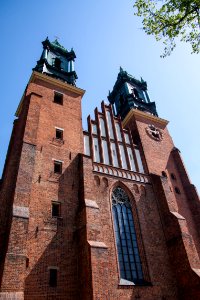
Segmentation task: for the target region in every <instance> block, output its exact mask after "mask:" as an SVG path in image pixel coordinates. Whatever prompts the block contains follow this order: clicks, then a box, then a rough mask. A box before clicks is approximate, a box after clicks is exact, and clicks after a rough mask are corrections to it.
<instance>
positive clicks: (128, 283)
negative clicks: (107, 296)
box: [118, 278, 152, 287]
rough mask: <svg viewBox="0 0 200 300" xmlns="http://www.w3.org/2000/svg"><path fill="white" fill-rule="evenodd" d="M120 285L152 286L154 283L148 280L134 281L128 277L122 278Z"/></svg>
mask: <svg viewBox="0 0 200 300" xmlns="http://www.w3.org/2000/svg"><path fill="white" fill-rule="evenodd" d="M118 285H119V287H133V286H141V287H142V286H151V285H152V284H151V283H150V282H147V281H142V282H133V281H129V280H126V279H122V278H121V279H120V281H119V284H118Z"/></svg>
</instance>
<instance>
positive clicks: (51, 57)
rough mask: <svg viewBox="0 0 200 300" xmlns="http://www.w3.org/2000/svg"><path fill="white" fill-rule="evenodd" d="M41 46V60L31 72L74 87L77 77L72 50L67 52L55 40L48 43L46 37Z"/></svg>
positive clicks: (74, 56) (74, 55)
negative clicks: (42, 74) (39, 73)
mask: <svg viewBox="0 0 200 300" xmlns="http://www.w3.org/2000/svg"><path fill="white" fill-rule="evenodd" d="M42 44H43V52H42V55H41V58H40V60H39V61H38V62H37V65H36V67H35V68H34V69H33V70H36V71H38V72H41V73H44V74H47V75H49V76H52V77H55V78H57V79H60V80H62V81H66V82H67V83H69V84H72V85H75V83H76V79H77V78H78V77H77V75H76V72H75V70H74V60H75V58H76V54H75V52H74V50H73V49H71V51H67V49H65V48H64V47H63V46H62V45H61V44H60V43H59V42H58V40H57V39H55V41H53V42H50V41H49V39H48V37H47V38H46V40H44V41H43V42H42Z"/></svg>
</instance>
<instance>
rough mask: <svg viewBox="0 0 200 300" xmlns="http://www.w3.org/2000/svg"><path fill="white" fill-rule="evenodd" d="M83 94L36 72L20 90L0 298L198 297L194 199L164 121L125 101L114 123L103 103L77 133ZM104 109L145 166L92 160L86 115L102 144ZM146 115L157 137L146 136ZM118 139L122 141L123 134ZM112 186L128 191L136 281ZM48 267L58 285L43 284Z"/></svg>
mask: <svg viewBox="0 0 200 300" xmlns="http://www.w3.org/2000/svg"><path fill="white" fill-rule="evenodd" d="M55 91H57V92H59V93H61V94H62V95H63V105H60V104H57V103H55V102H54V92H55ZM83 94H84V91H83V90H81V89H79V88H77V87H74V86H72V85H70V84H67V83H64V82H62V81H61V80H59V79H55V78H52V77H49V76H47V75H44V74H41V73H39V72H36V71H34V72H33V74H32V77H31V79H30V81H29V84H28V86H27V89H26V91H25V93H24V96H23V99H22V101H21V104H20V106H19V108H18V111H17V115H18V119H17V120H16V121H15V123H14V128H13V133H12V137H11V142H10V146H9V150H8V154H7V159H6V163H5V168H4V173H3V178H2V183H1V191H0V201H1V209H0V216H1V224H0V238H1V243H0V247H1V253H2V255H1V264H0V268H1V269H0V280H1V290H0V299H17V300H19V299H20V300H21V299H27V300H34V299H35V300H39V299H60V300H61V299H65V300H67V299H68V300H72V299H74V300H76V299H81V300H90V299H91V300H92V299H94V300H98V299H99V300H104V299H106V300H128V299H130V300H132V299H144V300H150V299H153V300H158V299H159V300H161V299H162V300H164V299H165V300H177V299H183V300H190V299H200V278H199V276H200V262H199V255H200V237H199V230H198V228H199V222H200V202H199V198H198V195H197V192H196V190H195V187H194V186H193V185H192V184H191V183H190V181H189V178H188V176H187V173H186V171H185V168H184V165H183V163H182V160H181V157H180V153H179V151H178V149H176V148H175V147H174V144H173V141H172V139H171V137H170V135H169V133H168V131H167V128H166V125H167V121H165V120H162V119H160V118H158V117H156V116H151V115H149V114H147V113H145V112H141V111H139V110H135V109H133V110H131V111H130V112H129V114H128V115H127V117H126V118H125V119H124V121H123V122H122V123H121V121H120V119H119V120H118V119H116V118H115V119H114V116H113V114H112V110H111V107H110V106H109V107H108V106H105V105H104V104H102V112H100V113H99V112H98V111H97V110H96V111H95V121H92V120H91V118H89V119H88V122H89V133H83V131H82V121H81V98H82V96H83ZM106 111H108V112H110V113H111V122H112V124H113V126H114V124H115V122H118V123H119V125H120V126H122V127H123V128H122V127H121V128H122V129H121V130H122V131H121V132H122V133H124V134H126V133H127V134H130V136H131V139H133V143H134V147H135V148H134V147H133V148H132V149H133V150H134V149H139V151H140V154H141V158H142V162H143V166H144V174H142V173H141V172H140V171H138V170H136V171H131V170H129V171H127V170H124V169H123V167H122V166H121V165H120V166H119V167H116V168H115V167H112V166H110V167H109V168H107V167H105V164H103V163H102V161H100V162H95V160H94V154H93V153H94V149H93V144H92V124H96V126H97V137H98V138H99V140H100V141H101V143H102V139H103V138H102V137H101V136H100V129H99V128H100V127H99V126H100V125H99V118H100V117H102V118H104V119H106V115H105V114H106ZM99 116H100V117H99ZM95 122H96V123H95ZM149 124H151V125H154V126H155V128H157V129H158V130H159V132H160V134H161V138H160V139H156V138H154V136H151V134H150V133H149V132H150V131H148V128H149V127H148V126H149ZM105 125H106V126H105V130H106V134H107V135H108V132H109V128H108V125H109V124H107V123H106V124H105ZM56 128H60V129H61V130H62V131H63V139H62V140H59V139H56V137H55V133H56ZM113 128H114V127H113ZM83 134H86V135H88V137H89V139H90V155H85V154H84V145H83V141H84V139H83ZM116 138H117V133H116V131H115V130H114V139H116ZM135 141H137V142H135ZM111 142H112V141H111ZM111 142H110V141H108V153H109V156H110V157H112V153H111V152H112V149H111V148H110V147H111V146H110V144H109V143H111ZM122 143H123V145H124V147H125V140H124V137H123V139H122ZM131 143H132V142H131ZM135 143H136V145H135ZM116 145H117V144H116ZM117 149H118V148H117ZM117 155H118V157H119V156H120V154H119V150H117ZM134 155H135V154H134ZM100 157H101V159H102V157H103V148H101V147H100ZM125 157H126V158H127V159H128V152H125ZM119 159H120V158H119ZM54 161H58V162H60V163H62V174H57V173H55V172H54ZM120 161H121V160H120ZM120 164H122V161H121V162H120ZM128 168H129V169H130V165H128ZM115 172H116V173H115ZM172 174H173V176H172ZM172 177H173V178H172ZM115 187H121V188H122V189H123V190H124V191H125V192H126V193H127V195H128V197H129V199H130V203H131V207H132V214H133V217H134V221H135V228H136V233H137V240H138V248H139V252H140V257H141V262H142V267H143V274H144V282H145V284H143V285H137V284H134V283H130V282H129V283H127V282H125V281H123V280H121V278H120V272H119V263H118V254H117V247H116V240H115V232H114V226H113V214H112V200H111V195H112V191H113V189H114V188H115ZM177 192H178V193H177ZM52 202H56V203H59V205H60V216H59V217H52ZM50 269H55V270H57V287H53V286H50V284H49V272H50Z"/></svg>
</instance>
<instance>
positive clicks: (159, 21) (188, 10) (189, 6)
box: [134, 0, 200, 57]
mask: <svg viewBox="0 0 200 300" xmlns="http://www.w3.org/2000/svg"><path fill="white" fill-rule="evenodd" d="M134 8H136V9H137V12H135V15H137V16H140V17H143V21H142V23H143V29H144V31H145V32H146V33H147V34H149V35H154V36H155V38H156V40H157V41H158V40H161V39H164V40H163V43H164V45H165V48H164V53H163V55H161V56H162V57H166V56H167V55H170V54H171V52H172V51H173V49H174V47H175V46H176V42H175V39H176V38H179V39H180V40H181V41H184V42H189V43H190V44H191V46H192V53H199V52H200V0H168V1H166V0H136V1H135V4H134Z"/></svg>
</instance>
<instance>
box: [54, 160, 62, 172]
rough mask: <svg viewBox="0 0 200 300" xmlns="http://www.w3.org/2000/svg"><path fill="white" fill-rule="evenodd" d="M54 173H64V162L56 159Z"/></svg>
mask: <svg viewBox="0 0 200 300" xmlns="http://www.w3.org/2000/svg"><path fill="white" fill-rule="evenodd" d="M54 173H56V174H61V173H62V162H60V161H57V160H54Z"/></svg>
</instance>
